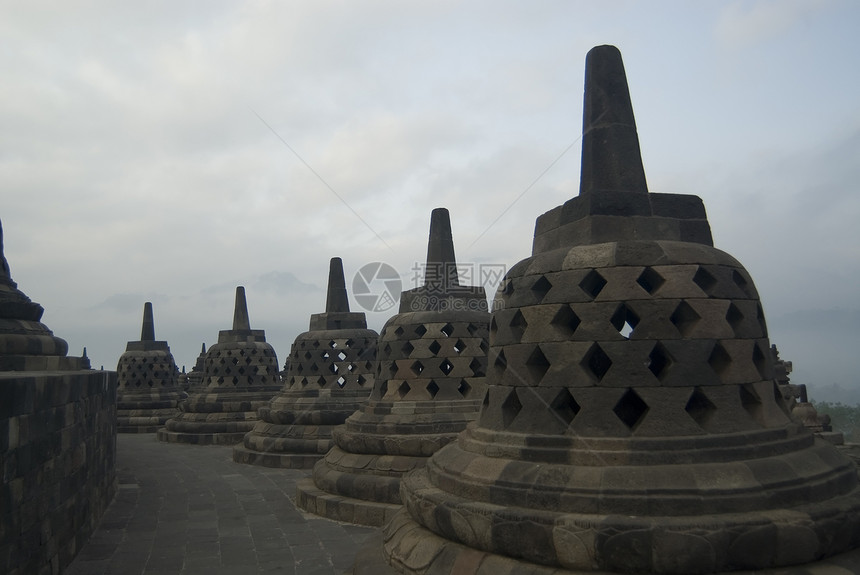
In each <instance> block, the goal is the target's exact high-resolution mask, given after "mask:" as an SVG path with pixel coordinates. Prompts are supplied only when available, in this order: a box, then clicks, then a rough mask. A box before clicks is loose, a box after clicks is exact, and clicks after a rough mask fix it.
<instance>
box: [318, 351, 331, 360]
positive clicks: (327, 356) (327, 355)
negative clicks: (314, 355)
mask: <svg viewBox="0 0 860 575" xmlns="http://www.w3.org/2000/svg"><path fill="white" fill-rule="evenodd" d="M320 357H322V358H323V359H328V358H329V354H328V352H327V351H324V352H323V353H322V355H321V356H320Z"/></svg>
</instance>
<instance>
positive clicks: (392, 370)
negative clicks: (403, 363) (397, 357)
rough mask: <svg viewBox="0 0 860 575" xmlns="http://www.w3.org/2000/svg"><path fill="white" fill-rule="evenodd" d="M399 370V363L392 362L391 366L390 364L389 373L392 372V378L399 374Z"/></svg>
mask: <svg viewBox="0 0 860 575" xmlns="http://www.w3.org/2000/svg"><path fill="white" fill-rule="evenodd" d="M398 369H399V368H398V367H397V362H396V361H392V362H391V363H390V364H388V371H390V372H391V375H392V376H393V375H394V374H395V373H397V370H398Z"/></svg>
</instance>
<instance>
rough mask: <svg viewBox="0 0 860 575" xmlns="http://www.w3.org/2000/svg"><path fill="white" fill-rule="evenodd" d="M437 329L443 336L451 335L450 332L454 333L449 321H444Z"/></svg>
mask: <svg viewBox="0 0 860 575" xmlns="http://www.w3.org/2000/svg"><path fill="white" fill-rule="evenodd" d="M439 331H441V332H442V334H443V335H444V336H445V337H451V334H452V333H454V326H453V325H451V324H450V323H446V324H445V325H443V326H442V329H440V330H439Z"/></svg>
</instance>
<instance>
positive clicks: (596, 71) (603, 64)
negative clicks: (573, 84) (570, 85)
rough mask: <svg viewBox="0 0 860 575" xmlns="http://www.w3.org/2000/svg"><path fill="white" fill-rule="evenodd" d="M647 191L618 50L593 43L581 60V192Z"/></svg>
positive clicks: (625, 78) (631, 108)
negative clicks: (583, 84) (582, 71)
mask: <svg viewBox="0 0 860 575" xmlns="http://www.w3.org/2000/svg"><path fill="white" fill-rule="evenodd" d="M595 192H597V193H600V192H640V193H648V184H647V183H646V181H645V169H644V168H643V167H642V154H641V152H640V150H639V135H638V133H637V132H636V120H635V118H634V117H633V104H632V102H631V101H630V90H629V89H628V88H627V76H626V74H625V73H624V62H623V61H622V60H621V52H619V51H618V48H616V47H615V46H596V47H595V48H592V49H591V50H590V51H589V52H588V55H587V56H586V60H585V98H584V104H583V113H582V171H581V175H580V180H579V193H580V194H588V193H595Z"/></svg>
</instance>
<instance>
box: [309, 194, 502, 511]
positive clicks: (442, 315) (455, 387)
mask: <svg viewBox="0 0 860 575" xmlns="http://www.w3.org/2000/svg"><path fill="white" fill-rule="evenodd" d="M489 320H490V315H489V313H488V311H487V298H486V294H485V292H484V288H482V287H471V286H461V285H460V282H459V278H458V274H457V267H456V260H455V258H454V242H453V240H452V237H451V221H450V218H449V215H448V210H446V209H444V208H438V209H435V210H433V214H432V216H431V220H430V240H429V245H428V248H427V269H426V270H425V274H424V285H423V286H420V287H417V288H415V289H413V290H409V291H405V292H403V294H402V295H401V299H400V313H398V314H397V315H395V316H393V317H392V318H391V319H389V320H388V322H386V324H385V326H384V327H383V328H382V331H381V333H380V336H379V347H378V350H377V357H378V362H379V371H378V375H377V378H376V383H375V384H374V387H373V391H372V392H371V395H370V398H369V399H368V400H367V402H366V403H364V404H363V405H362V406H361V408H360V409H359V410H358V411H356V412H355V413H354V414H353V415H351V416H350V417H349V418H347V420H346V423H345V424H344V425H342V426H339V427H337V428H335V430H334V431H333V433H332V436H333V439H334V442H335V445H334V447H332V448H331V450H330V451H329V452H328V453H327V454H326V456H325V458H324V459H323V460H322V461H320V462H318V463H317V464H316V465H315V466H314V470H313V478H312V479H306V480H302V481H300V482H298V484H297V495H296V504H297V505H298V506H299V507H301V508H303V509H305V510H307V511H311V512H314V513H317V514H319V515H324V516H326V517H330V518H333V519H338V520H341V521H349V522H352V523H361V524H365V525H381V524H382V523H383V522H384V521H385V520H386V519H388V518H390V517H391V516H392V515H393V513H394V512H395V511H396V510H397V509H398V508H399V507H400V477H401V476H402V475H403V474H404V473H406V472H407V471H410V470H412V469H415V468H418V467H421V466H422V465H424V462H425V461H426V460H427V458H428V457H429V456H430V455H431V454H432V453H434V452H435V451H436V450H437V449H439V448H440V447H442V446H443V445H445V444H446V443H448V442H449V441H452V440H453V439H454V438H455V437H456V435H457V433H458V432H460V431H462V430H463V429H464V428H465V426H466V424H467V423H469V422H470V421H473V420H474V419H475V417H476V415H477V410H478V407H479V405H480V401H481V398H482V397H483V395H484V378H485V375H486V366H487V355H486V354H487V349H488V343H487V336H488V327H489Z"/></svg>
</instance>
